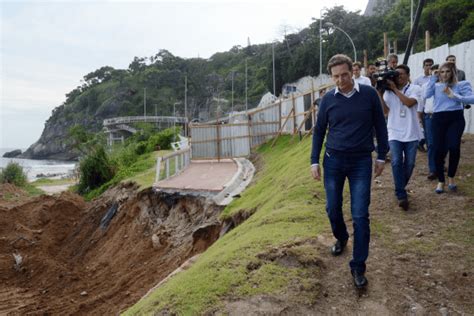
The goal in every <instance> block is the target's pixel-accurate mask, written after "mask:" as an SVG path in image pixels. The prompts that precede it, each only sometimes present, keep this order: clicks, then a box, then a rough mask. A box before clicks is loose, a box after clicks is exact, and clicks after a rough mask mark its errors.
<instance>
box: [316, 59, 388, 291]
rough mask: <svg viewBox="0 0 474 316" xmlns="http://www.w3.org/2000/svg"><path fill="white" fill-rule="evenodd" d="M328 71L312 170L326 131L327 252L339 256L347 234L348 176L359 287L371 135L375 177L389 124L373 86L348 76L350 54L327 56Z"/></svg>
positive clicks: (363, 280) (366, 220) (366, 219)
mask: <svg viewBox="0 0 474 316" xmlns="http://www.w3.org/2000/svg"><path fill="white" fill-rule="evenodd" d="M328 72H329V74H330V75H331V78H332V80H333V81H334V83H335V84H336V88H335V89H333V90H331V91H329V92H327V93H326V95H325V96H324V98H323V99H322V101H321V105H320V107H319V112H318V119H317V121H316V127H315V131H314V134H313V149H312V152H311V173H312V175H313V178H314V179H316V180H320V179H321V169H320V167H319V156H320V153H321V149H322V147H323V142H324V137H325V135H326V130H328V132H327V140H326V150H325V153H324V161H323V167H324V188H325V190H326V211H327V213H328V217H329V221H330V223H331V228H332V232H333V234H334V237H335V238H336V239H337V241H336V243H335V245H334V246H333V247H332V248H331V252H332V254H333V255H335V256H338V255H340V254H341V253H342V252H343V250H344V248H345V246H346V244H347V240H348V239H349V234H348V232H347V228H346V224H345V223H344V218H343V215H342V192H343V189H344V181H345V179H346V178H348V180H349V187H350V193H351V213H352V224H353V227H354V246H353V258H352V260H351V262H350V264H349V266H350V269H351V273H352V276H353V280H354V284H355V286H356V287H357V288H363V287H365V286H366V285H367V278H366V277H365V275H364V274H365V269H366V267H365V261H366V260H367V257H368V255H369V241H370V225H369V224H370V222H369V204H370V187H371V182H372V151H374V148H375V147H374V143H373V136H374V131H375V136H376V137H377V151H378V152H377V159H376V161H375V166H374V172H375V176H376V177H377V176H379V175H380V174H382V171H383V169H384V165H385V155H386V154H387V151H388V137H387V125H386V123H385V118H384V115H383V110H382V105H381V103H380V99H379V96H378V94H377V92H376V91H375V89H374V88H372V87H370V86H367V85H359V84H357V82H354V81H353V80H352V60H351V59H350V58H349V57H347V56H346V55H335V56H333V57H331V59H330V60H329V62H328Z"/></svg>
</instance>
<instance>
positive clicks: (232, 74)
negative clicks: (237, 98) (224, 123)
mask: <svg viewBox="0 0 474 316" xmlns="http://www.w3.org/2000/svg"><path fill="white" fill-rule="evenodd" d="M231 78H232V99H231V100H232V102H231V105H232V107H231V112H234V71H233V70H232V72H231Z"/></svg>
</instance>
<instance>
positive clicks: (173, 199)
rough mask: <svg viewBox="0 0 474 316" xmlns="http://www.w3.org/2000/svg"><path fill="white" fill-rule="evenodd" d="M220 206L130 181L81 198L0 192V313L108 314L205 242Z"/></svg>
mask: <svg viewBox="0 0 474 316" xmlns="http://www.w3.org/2000/svg"><path fill="white" fill-rule="evenodd" d="M20 194H21V192H17V195H20ZM220 210H221V209H220V207H218V206H215V205H213V204H209V203H208V202H206V200H204V199H202V198H196V197H190V196H179V195H166V194H160V193H156V192H154V191H153V190H152V189H146V190H143V191H138V189H137V187H136V186H135V185H134V184H132V183H127V184H122V185H120V186H119V187H116V188H113V189H111V190H109V191H107V192H106V193H104V195H103V196H102V197H101V198H100V199H97V200H94V201H93V202H89V203H86V202H84V200H83V199H82V198H81V197H80V196H77V195H75V194H72V193H63V194H61V195H59V196H45V195H43V196H41V197H39V198H34V199H27V200H23V201H21V202H12V201H11V200H7V199H3V198H2V197H0V284H1V285H2V286H1V287H0V314H2V315H3V314H8V315H20V314H21V315H24V314H35V315H36V314H41V315H47V314H53V315H71V314H74V315H85V314H87V315H113V314H116V313H118V312H119V311H121V310H123V309H125V308H127V307H129V306H130V305H132V304H133V303H135V302H137V301H138V300H139V299H140V297H142V296H143V295H145V294H146V292H147V291H148V290H149V289H150V288H152V287H153V286H155V285H156V284H157V283H158V282H160V281H161V280H162V279H164V278H165V277H166V276H167V275H168V274H170V273H171V272H172V271H174V270H175V269H176V268H178V267H179V266H180V265H182V264H183V263H184V262H185V261H186V260H187V259H188V258H190V257H192V256H194V255H195V254H197V253H200V252H202V251H204V250H205V249H206V248H207V247H209V246H210V245H211V244H212V243H213V242H214V241H215V240H216V239H217V238H218V237H219V232H220V230H221V223H220V222H219V221H218V215H219V213H220Z"/></svg>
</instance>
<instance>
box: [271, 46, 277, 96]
mask: <svg viewBox="0 0 474 316" xmlns="http://www.w3.org/2000/svg"><path fill="white" fill-rule="evenodd" d="M272 61H273V95H274V96H276V88H275V42H272Z"/></svg>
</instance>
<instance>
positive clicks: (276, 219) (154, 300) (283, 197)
mask: <svg viewBox="0 0 474 316" xmlns="http://www.w3.org/2000/svg"><path fill="white" fill-rule="evenodd" d="M310 147H311V146H310V139H309V138H308V139H306V140H304V141H303V142H302V143H294V144H290V143H289V137H282V138H280V139H279V141H278V142H277V144H276V146H275V147H274V148H270V146H269V145H264V146H262V147H261V148H260V149H259V153H260V155H261V156H262V159H263V168H261V170H260V171H259V173H258V174H257V175H256V181H255V183H254V184H253V185H252V186H251V187H249V188H248V189H247V190H246V191H245V192H243V193H242V196H241V198H239V199H236V200H234V201H233V202H232V203H231V204H230V205H229V206H228V207H226V208H225V210H224V211H223V214H222V217H223V218H226V217H232V216H233V215H235V214H238V213H239V212H243V211H246V212H253V215H252V216H251V217H250V218H249V219H248V220H246V221H245V222H244V223H242V224H241V225H240V226H238V227H236V228H235V229H234V230H232V231H231V232H229V233H228V234H226V235H225V236H223V237H222V238H220V239H219V240H218V241H217V242H216V243H215V244H213V245H212V246H211V247H210V248H209V249H208V250H207V251H206V252H205V253H203V254H202V256H201V257H200V258H199V260H198V261H197V262H196V263H195V264H194V265H193V266H192V267H191V268H190V269H189V270H187V271H185V272H182V273H179V274H177V275H176V276H174V277H173V278H171V279H170V280H169V281H168V282H166V283H165V284H164V285H163V286H161V287H160V288H158V289H157V290H155V291H154V292H153V293H152V294H151V295H150V296H148V297H147V298H145V299H143V300H141V301H140V302H138V303H137V304H136V305H135V306H133V307H132V308H130V309H129V310H128V311H127V312H125V315H137V314H140V315H141V314H145V315H148V314H154V313H155V312H156V311H159V310H162V309H169V310H170V311H171V312H173V313H177V314H180V315H181V314H183V315H192V314H202V313H204V312H206V311H207V310H209V309H210V308H211V307H215V306H221V305H222V304H224V303H223V302H224V300H225V299H226V298H230V297H235V296H238V297H248V296H252V295H255V294H258V293H279V292H283V291H285V289H287V287H288V284H289V282H290V281H293V282H296V283H300V284H304V282H305V280H306V279H307V276H306V277H305V274H304V273H303V272H301V271H299V270H298V269H295V268H288V267H284V266H281V265H278V264H276V263H272V262H268V261H264V262H263V264H262V265H261V266H260V268H259V269H258V270H252V271H248V269H247V266H248V265H249V264H250V263H251V262H255V261H256V260H257V261H258V260H259V259H258V257H257V255H258V254H261V253H262V252H265V251H269V249H272V247H275V246H277V247H278V246H282V245H285V244H291V243H294V242H295V241H297V240H300V241H304V240H306V239H309V238H311V237H315V236H316V235H317V234H319V233H321V232H322V231H323V230H327V229H328V224H327V217H326V213H325V210H324V203H325V202H324V199H323V198H321V199H316V198H314V194H315V193H316V192H317V195H318V196H320V197H324V193H323V187H322V184H321V183H320V182H315V181H314V180H313V179H312V178H311V175H310V167H309V155H310ZM302 252H304V251H302Z"/></svg>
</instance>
